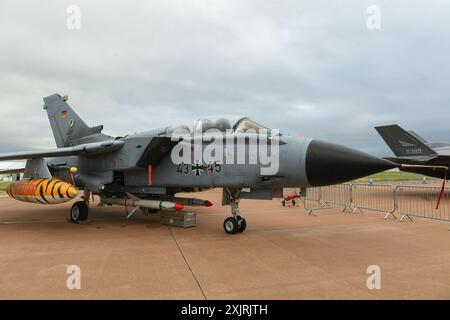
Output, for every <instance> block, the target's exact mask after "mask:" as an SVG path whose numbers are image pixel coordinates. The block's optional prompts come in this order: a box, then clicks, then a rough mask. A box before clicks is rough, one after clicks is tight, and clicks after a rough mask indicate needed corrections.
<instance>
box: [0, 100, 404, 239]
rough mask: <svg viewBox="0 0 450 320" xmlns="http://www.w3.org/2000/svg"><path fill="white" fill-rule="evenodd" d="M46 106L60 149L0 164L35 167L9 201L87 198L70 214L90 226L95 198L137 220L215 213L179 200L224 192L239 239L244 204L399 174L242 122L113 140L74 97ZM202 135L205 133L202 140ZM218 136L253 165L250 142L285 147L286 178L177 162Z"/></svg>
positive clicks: (224, 164)
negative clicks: (187, 211) (141, 215)
mask: <svg viewBox="0 0 450 320" xmlns="http://www.w3.org/2000/svg"><path fill="white" fill-rule="evenodd" d="M44 103H45V105H44V109H45V110H47V113H48V117H49V120H50V124H51V128H52V131H53V135H54V137H55V141H56V145H57V147H58V148H56V149H50V150H41V151H31V152H16V153H11V154H1V155H0V161H8V160H18V159H26V160H27V162H26V166H25V168H24V170H23V171H24V180H22V181H18V182H14V183H13V184H12V185H11V186H10V187H9V189H8V194H9V195H10V196H11V197H13V198H15V199H17V200H21V201H28V202H35V203H40V204H54V203H62V202H66V201H70V200H71V199H73V198H75V197H76V195H77V192H78V189H80V190H83V191H84V193H83V196H82V201H78V202H76V203H74V205H73V206H72V208H71V211H70V218H71V220H72V221H74V222H78V221H83V220H86V219H87V217H88V212H89V202H90V199H91V197H90V196H91V195H92V194H95V195H98V196H99V197H100V201H101V203H103V204H107V205H125V206H130V207H135V209H134V210H133V211H132V213H134V212H135V211H136V210H137V209H139V208H140V209H142V210H144V209H145V210H148V209H167V210H170V209H172V210H181V209H182V208H183V206H195V205H203V206H209V205H211V203H210V202H209V201H206V200H200V199H192V198H179V197H177V196H176V194H177V193H180V192H194V191H201V190H205V189H210V188H223V200H222V203H223V204H229V205H230V206H231V213H232V216H231V217H229V218H227V219H226V220H225V221H224V229H225V231H226V232H227V233H230V234H233V233H236V232H242V231H244V230H245V228H246V221H245V219H244V218H243V217H242V216H241V215H240V212H239V207H238V205H239V201H240V199H246V198H247V199H261V200H270V199H272V198H274V197H282V194H283V188H284V187H301V188H305V187H310V186H321V185H330V184H336V183H341V182H344V181H348V180H352V179H356V178H359V177H364V176H367V175H369V174H372V173H375V172H379V171H384V170H387V169H390V168H393V167H395V166H396V164H394V163H392V162H390V161H386V160H383V159H379V158H376V157H373V156H371V155H368V154H365V153H363V152H359V151H357V150H353V149H350V148H347V147H344V146H339V145H336V144H332V143H328V142H324V141H320V140H313V139H308V138H304V137H293V136H289V135H282V134H273V133H272V131H271V130H269V131H266V129H267V128H265V127H264V126H262V125H260V124H258V123H256V122H254V121H253V120H251V119H249V118H247V117H242V116H218V117H209V118H202V119H199V120H197V121H196V123H195V124H194V125H193V126H188V125H186V124H181V125H179V126H173V127H165V128H159V129H154V130H152V131H148V132H144V133H136V134H130V135H127V136H125V137H111V136H109V135H106V134H104V133H102V130H103V126H97V127H89V126H88V125H86V123H85V122H84V121H83V120H82V119H81V118H80V117H79V116H78V115H77V114H76V113H75V111H74V110H73V109H72V108H71V107H70V106H69V105H68V104H67V97H61V96H60V95H58V94H55V95H51V96H48V97H46V98H44ZM180 128H182V129H186V130H188V131H189V132H190V133H192V134H193V136H190V137H186V138H183V139H182V140H176V141H174V140H173V139H172V133H173V132H175V131H176V130H177V129H180ZM199 128H200V130H201V132H196V131H197V130H199ZM212 128H214V129H217V130H218V131H220V132H223V133H225V134H226V139H231V140H232V141H234V142H235V141H239V139H240V138H241V139H242V138H244V140H241V141H244V144H245V159H249V158H250V157H251V156H254V151H251V148H250V147H251V144H252V143H253V142H251V141H253V140H251V141H250V139H249V137H254V138H257V139H263V140H265V141H266V142H268V144H269V145H272V144H274V143H277V145H279V170H278V171H277V172H276V173H270V174H264V173H262V172H263V170H262V169H263V168H264V166H263V165H261V164H235V163H234V162H233V163H228V161H216V162H214V163H204V162H202V163H199V162H194V155H192V158H191V159H190V161H189V163H181V164H176V163H174V162H173V160H172V158H171V150H172V148H175V147H176V146H180V145H179V144H182V143H184V144H188V145H189V148H190V147H191V146H192V147H193V148H195V147H196V145H195V139H196V138H195V137H196V136H195V134H196V133H197V134H201V135H203V137H204V136H205V135H206V136H207V135H208V133H207V132H205V130H206V129H212ZM249 129H252V130H253V133H251V132H250V130H249ZM263 129H264V130H263ZM227 130H228V131H227ZM255 132H256V133H255ZM200 143H201V146H202V147H204V148H205V147H207V146H208V145H209V143H210V142H205V141H203V139H202V141H201V142H200ZM234 148H235V146H233V147H232V148H231V149H230V148H229V146H226V147H223V150H222V151H223V153H224V154H227V155H228V154H229V153H230V152H232V154H233V159H232V160H234V150H235V149H234ZM227 160H228V158H227ZM246 189H249V190H246Z"/></svg>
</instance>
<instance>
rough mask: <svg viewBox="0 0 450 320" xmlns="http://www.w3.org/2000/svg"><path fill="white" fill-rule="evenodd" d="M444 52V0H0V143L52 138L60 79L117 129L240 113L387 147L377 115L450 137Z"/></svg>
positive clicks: (448, 36)
mask: <svg viewBox="0 0 450 320" xmlns="http://www.w3.org/2000/svg"><path fill="white" fill-rule="evenodd" d="M72 4H74V5H78V6H79V8H80V9H81V20H80V21H81V28H80V29H79V30H78V29H75V30H70V29H68V28H67V26H66V24H67V19H68V17H69V14H68V13H67V8H68V6H70V5H72ZM372 4H375V5H378V6H379V8H380V9H381V28H380V29H379V30H370V29H368V28H367V25H366V22H367V19H368V14H367V12H366V10H367V8H368V6H369V5H372ZM449 61H450V2H449V1H444V0H442V1H437V0H435V1H411V0H408V1H399V0H396V1H392V0H388V1H365V0H355V1H317V0H315V1H312V0H311V1H300V0H296V1H289V0H283V1H264V0H253V1H246V0H239V1H237V0H236V1H230V0H223V1H213V0H210V1H207V0H179V1H171V0H170V1H168V0H164V1H162V0H158V1H149V0H146V1H135V0H131V1H115V2H113V1H98V0H96V1H91V0H90V1H89V0H88V1H77V0H71V1H61V0H59V1H54V0H52V1H50V0H48V1H42V0H41V1H21V0H14V1H9V0H0V117H1V118H0V119H1V126H0V152H9V151H17V150H27V149H31V148H33V149H35V148H48V147H54V145H55V144H54V141H53V137H52V134H51V131H50V125H49V124H48V119H47V115H46V113H45V112H44V110H42V105H43V102H42V97H44V96H47V95H50V94H53V93H60V94H61V95H66V94H67V95H69V104H71V105H72V107H74V108H75V109H76V110H77V112H78V113H79V114H80V115H81V117H82V118H84V120H85V121H86V122H87V123H88V124H90V125H92V126H93V125H99V124H104V125H105V132H106V133H108V134H112V135H123V134H126V133H130V132H137V131H145V130H149V129H151V128H154V127H161V126H166V125H170V124H174V123H177V122H185V121H186V120H191V119H195V118H199V117H203V116H207V115H213V114H220V113H238V114H243V115H248V116H250V117H252V118H254V119H255V120H257V121H258V122H260V123H263V124H266V125H267V126H270V127H272V128H278V129H281V130H282V131H285V132H288V133H291V134H301V135H305V136H308V137H315V138H321V139H326V140H330V141H333V142H337V143H341V144H346V145H349V146H351V147H354V148H358V149H360V150H363V151H366V152H370V153H373V154H375V155H378V156H388V155H391V152H390V150H389V149H388V148H387V147H386V146H385V145H384V143H383V141H382V140H381V138H380V137H379V136H378V135H377V133H376V131H375V130H374V129H373V127H374V126H375V125H382V124H391V123H399V124H400V125H402V126H404V127H406V128H410V129H414V130H415V131H416V132H417V133H419V134H421V135H423V136H424V137H425V138H427V139H428V140H439V141H449V142H450V134H449V133H450V132H449V131H450V129H449V124H448V123H449V120H450V117H449V115H450V88H449V85H450V67H449Z"/></svg>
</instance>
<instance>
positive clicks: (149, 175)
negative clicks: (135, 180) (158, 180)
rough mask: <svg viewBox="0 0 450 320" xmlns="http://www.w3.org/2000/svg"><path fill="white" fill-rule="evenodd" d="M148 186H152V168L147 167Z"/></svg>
mask: <svg viewBox="0 0 450 320" xmlns="http://www.w3.org/2000/svg"><path fill="white" fill-rule="evenodd" d="M148 186H149V187H151V186H152V166H151V165H149V166H148Z"/></svg>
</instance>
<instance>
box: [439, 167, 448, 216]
mask: <svg viewBox="0 0 450 320" xmlns="http://www.w3.org/2000/svg"><path fill="white" fill-rule="evenodd" d="M445 181H447V170H445V176H444V181H442V188H441V193H439V199H438V202H437V205H436V210H438V209H439V206H440V204H441V200H442V198H443V197H444V192H445Z"/></svg>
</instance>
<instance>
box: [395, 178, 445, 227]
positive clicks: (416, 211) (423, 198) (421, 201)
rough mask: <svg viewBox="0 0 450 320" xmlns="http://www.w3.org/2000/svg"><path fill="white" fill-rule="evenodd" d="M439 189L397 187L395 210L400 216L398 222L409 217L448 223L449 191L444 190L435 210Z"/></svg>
mask: <svg viewBox="0 0 450 320" xmlns="http://www.w3.org/2000/svg"><path fill="white" fill-rule="evenodd" d="M440 192H441V187H438V186H436V187H428V186H397V187H396V188H395V193H396V196H397V210H398V213H399V214H401V215H402V217H401V218H400V221H403V219H404V218H408V219H410V220H411V221H412V219H411V216H415V217H421V218H427V219H436V220H445V221H450V203H449V200H450V189H445V192H444V194H443V197H442V199H441V202H440V206H439V209H436V206H437V202H438V199H439V194H440Z"/></svg>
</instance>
